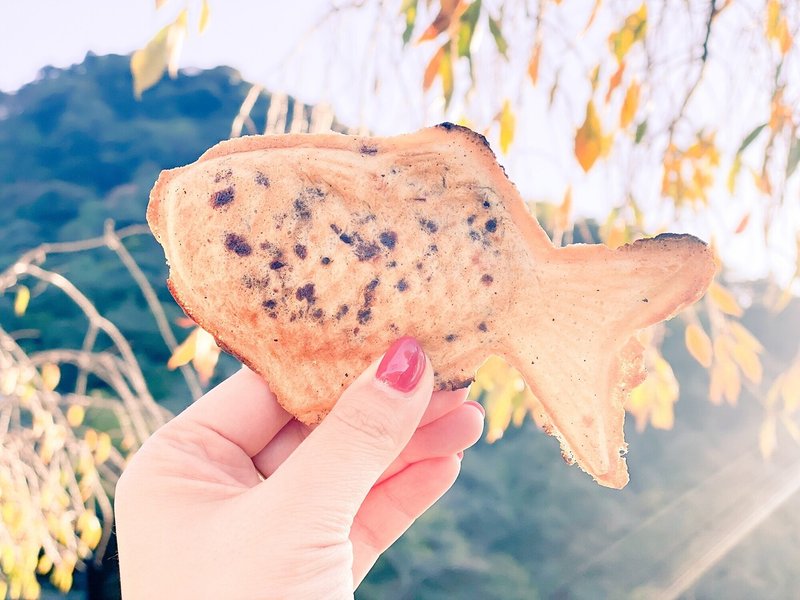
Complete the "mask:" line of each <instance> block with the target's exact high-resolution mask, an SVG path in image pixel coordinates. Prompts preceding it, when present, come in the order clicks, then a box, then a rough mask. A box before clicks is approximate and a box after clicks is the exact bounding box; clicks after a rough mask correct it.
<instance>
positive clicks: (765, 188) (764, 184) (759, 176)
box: [750, 169, 772, 196]
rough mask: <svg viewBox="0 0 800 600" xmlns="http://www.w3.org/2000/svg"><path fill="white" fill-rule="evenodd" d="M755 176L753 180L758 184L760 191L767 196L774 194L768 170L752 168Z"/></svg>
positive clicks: (751, 171) (751, 170)
mask: <svg viewBox="0 0 800 600" xmlns="http://www.w3.org/2000/svg"><path fill="white" fill-rule="evenodd" d="M750 173H751V174H752V176H753V182H754V183H755V184H756V188H758V191H759V192H761V193H762V194H764V195H765V196H771V195H772V182H771V181H770V180H769V174H768V173H767V172H766V171H762V172H761V173H759V172H758V171H756V170H755V169H750Z"/></svg>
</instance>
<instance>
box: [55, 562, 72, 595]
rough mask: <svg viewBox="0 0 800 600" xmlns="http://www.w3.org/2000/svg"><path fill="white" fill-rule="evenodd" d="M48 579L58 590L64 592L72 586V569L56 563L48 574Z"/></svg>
mask: <svg viewBox="0 0 800 600" xmlns="http://www.w3.org/2000/svg"><path fill="white" fill-rule="evenodd" d="M50 581H51V583H52V584H53V585H54V586H56V588H58V590H59V591H60V592H62V593H64V594H66V593H67V592H68V591H69V590H70V588H71V587H72V569H67V568H66V567H65V566H61V565H57V566H56V567H55V568H54V569H53V572H52V573H51V574H50Z"/></svg>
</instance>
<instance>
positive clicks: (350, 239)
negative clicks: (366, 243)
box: [339, 233, 353, 244]
mask: <svg viewBox="0 0 800 600" xmlns="http://www.w3.org/2000/svg"><path fill="white" fill-rule="evenodd" d="M339 239H340V240H342V241H343V242H344V243H345V244H352V243H353V236H351V235H347V234H346V233H343V234H341V235H340V236H339Z"/></svg>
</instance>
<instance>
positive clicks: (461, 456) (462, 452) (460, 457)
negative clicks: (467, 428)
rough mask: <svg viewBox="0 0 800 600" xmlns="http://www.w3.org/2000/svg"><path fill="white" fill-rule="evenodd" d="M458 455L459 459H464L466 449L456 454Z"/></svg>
mask: <svg viewBox="0 0 800 600" xmlns="http://www.w3.org/2000/svg"><path fill="white" fill-rule="evenodd" d="M456 456H458V460H462V459H463V458H464V451H463V450H462V451H461V452H459V453H458V454H456Z"/></svg>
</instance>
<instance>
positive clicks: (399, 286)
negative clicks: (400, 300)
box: [394, 279, 408, 292]
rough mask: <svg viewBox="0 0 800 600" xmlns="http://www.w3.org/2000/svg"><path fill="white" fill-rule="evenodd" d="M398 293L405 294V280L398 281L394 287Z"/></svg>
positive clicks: (406, 287)
mask: <svg viewBox="0 0 800 600" xmlns="http://www.w3.org/2000/svg"><path fill="white" fill-rule="evenodd" d="M394 287H396V288H397V291H398V292H405V291H406V290H407V289H408V283H406V280H405V279H401V280H400V281H398V282H397V283H396V284H395V286H394Z"/></svg>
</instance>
